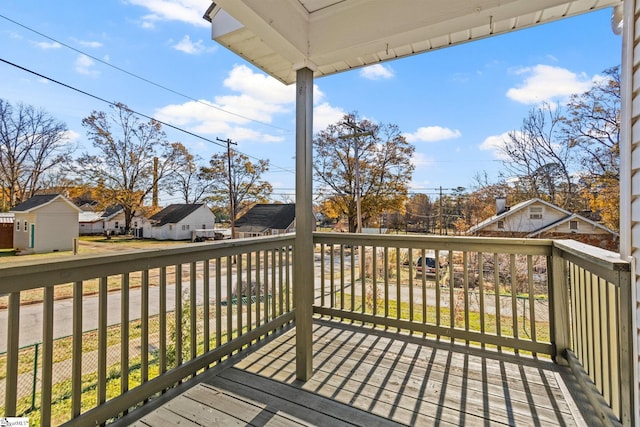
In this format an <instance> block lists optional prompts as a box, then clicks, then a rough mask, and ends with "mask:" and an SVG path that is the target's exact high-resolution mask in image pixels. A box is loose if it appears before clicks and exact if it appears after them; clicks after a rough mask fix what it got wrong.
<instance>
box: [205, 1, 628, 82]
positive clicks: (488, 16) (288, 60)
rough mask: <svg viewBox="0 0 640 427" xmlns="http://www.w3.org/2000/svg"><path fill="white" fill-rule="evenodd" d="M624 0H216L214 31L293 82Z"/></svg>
mask: <svg viewBox="0 0 640 427" xmlns="http://www.w3.org/2000/svg"><path fill="white" fill-rule="evenodd" d="M621 4H622V0H535V1H531V0H446V1H442V0H279V1H264V0H242V1H238V0H216V1H215V3H213V4H212V5H211V7H210V8H209V9H208V10H207V13H206V15H205V19H207V20H209V21H211V25H212V38H213V39H214V40H215V41H217V42H218V43H220V44H222V45H224V46H226V47H227V48H229V49H230V50H232V51H233V52H235V53H237V54H238V55H240V56H241V57H243V58H244V59H246V60H247V61H249V62H251V63H253V64H254V65H256V66H257V67H259V68H260V69H262V70H264V71H265V72H266V73H268V74H270V75H271V76H273V77H275V78H276V79H278V80H280V81H282V82H284V83H286V84H290V83H293V82H295V79H296V70H297V69H300V68H302V67H308V68H310V69H311V70H313V71H314V75H315V76H316V77H320V76H324V75H330V74H334V73H337V72H341V71H345V70H349V69H352V68H358V67H363V66H366V65H371V64H376V63H379V62H383V61H388V60H392V59H395V58H401V57H405V56H408V55H413V54H417V53H422V52H428V51H430V50H435V49H440V48H443V47H447V46H452V45H456V44H459V43H464V42H467V41H471V40H475V39H480V38H484V37H489V36H492V35H497V34H503V33H507V32H509V31H513V30H518V29H521V28H526V27H530V26H533V25H537V24H542V23H546V22H550V21H554V20H557V19H561V18H565V17H570V16H574V15H578V14H581V13H585V12H589V11H592V10H596V9H601V8H605V7H611V6H616V5H621Z"/></svg>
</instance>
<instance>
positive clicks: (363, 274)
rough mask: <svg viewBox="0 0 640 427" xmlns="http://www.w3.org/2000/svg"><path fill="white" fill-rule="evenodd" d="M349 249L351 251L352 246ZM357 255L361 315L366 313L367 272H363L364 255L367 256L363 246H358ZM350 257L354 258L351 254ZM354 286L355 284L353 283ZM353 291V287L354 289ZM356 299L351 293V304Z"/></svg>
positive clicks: (353, 293) (365, 248)
mask: <svg viewBox="0 0 640 427" xmlns="http://www.w3.org/2000/svg"><path fill="white" fill-rule="evenodd" d="M351 248H352V249H353V248H354V246H351ZM358 252H359V253H358V255H359V261H360V263H359V268H358V276H359V277H360V293H361V295H362V297H361V298H360V301H361V304H360V305H361V306H362V307H361V310H360V311H361V312H362V313H366V311H367V304H366V298H367V272H366V270H365V262H366V254H367V247H366V246H364V245H361V246H358ZM352 256H354V255H353V254H352ZM352 259H353V260H355V258H352ZM354 284H355V282H354ZM354 290H355V287H354ZM355 298H356V296H355V292H351V301H352V304H353V300H354V299H355ZM352 311H355V308H353V309H352Z"/></svg>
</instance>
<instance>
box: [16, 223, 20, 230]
mask: <svg viewBox="0 0 640 427" xmlns="http://www.w3.org/2000/svg"><path fill="white" fill-rule="evenodd" d="M16 231H20V221H16Z"/></svg>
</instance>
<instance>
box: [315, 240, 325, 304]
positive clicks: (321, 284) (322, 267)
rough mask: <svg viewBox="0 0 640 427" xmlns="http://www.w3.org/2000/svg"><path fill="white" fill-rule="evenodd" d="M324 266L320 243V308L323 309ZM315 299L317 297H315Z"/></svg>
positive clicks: (322, 245)
mask: <svg viewBox="0 0 640 427" xmlns="http://www.w3.org/2000/svg"><path fill="white" fill-rule="evenodd" d="M326 268H327V267H326V266H325V247H324V243H320V306H321V307H324V306H325V305H326V301H325V298H324V294H325V285H326V283H325V282H326V280H327V278H326V273H325V271H326ZM316 298H317V296H316Z"/></svg>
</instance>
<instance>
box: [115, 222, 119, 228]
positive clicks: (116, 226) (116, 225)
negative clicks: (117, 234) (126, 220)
mask: <svg viewBox="0 0 640 427" xmlns="http://www.w3.org/2000/svg"><path fill="white" fill-rule="evenodd" d="M118 225H119V224H118V221H116V224H115V228H116V229H117V228H118Z"/></svg>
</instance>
